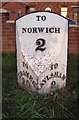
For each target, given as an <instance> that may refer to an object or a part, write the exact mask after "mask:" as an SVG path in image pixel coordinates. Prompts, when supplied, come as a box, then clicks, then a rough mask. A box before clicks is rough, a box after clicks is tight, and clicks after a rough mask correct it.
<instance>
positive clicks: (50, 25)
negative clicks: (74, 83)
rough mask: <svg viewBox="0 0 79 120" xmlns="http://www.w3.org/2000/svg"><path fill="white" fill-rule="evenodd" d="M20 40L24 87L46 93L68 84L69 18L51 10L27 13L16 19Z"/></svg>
mask: <svg viewBox="0 0 79 120" xmlns="http://www.w3.org/2000/svg"><path fill="white" fill-rule="evenodd" d="M39 15H40V17H39V18H38V19H37V16H39ZM53 19H54V21H53ZM62 24H63V25H62ZM27 28H28V29H27ZM37 30H38V32H37ZM43 30H44V31H43ZM45 30H46V31H48V30H49V32H45ZM16 43H17V76H18V84H19V85H20V86H21V87H23V88H24V89H29V90H32V91H34V92H38V93H40V94H44V93H51V92H52V91H55V90H56V89H60V88H62V87H64V86H65V85H66V78H67V76H66V69H67V43H68V20H67V19H65V18H63V17H62V16H60V15H57V14H55V13H50V12H35V13H31V14H29V15H25V16H24V17H22V18H20V19H18V20H17V21H16Z"/></svg>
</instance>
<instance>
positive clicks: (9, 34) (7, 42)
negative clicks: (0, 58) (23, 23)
mask: <svg viewBox="0 0 79 120" xmlns="http://www.w3.org/2000/svg"><path fill="white" fill-rule="evenodd" d="M7 18H8V14H3V15H2V52H6V53H7V52H15V44H16V43H15V42H16V40H15V39H16V34H15V26H14V24H13V23H6V20H7Z"/></svg>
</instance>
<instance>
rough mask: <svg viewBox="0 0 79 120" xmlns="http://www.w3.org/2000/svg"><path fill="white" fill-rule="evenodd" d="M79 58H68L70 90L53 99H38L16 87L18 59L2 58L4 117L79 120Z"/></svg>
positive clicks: (47, 96)
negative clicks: (78, 75)
mask: <svg viewBox="0 0 79 120" xmlns="http://www.w3.org/2000/svg"><path fill="white" fill-rule="evenodd" d="M77 58H79V56H70V57H69V58H68V79H67V88H66V89H65V90H59V91H56V92H55V93H53V94H52V95H39V94H34V93H32V92H30V91H23V90H21V89H20V88H19V87H18V85H17V75H16V57H15V55H14V54H3V59H2V72H3V74H2V87H3V89H2V95H3V102H2V107H3V109H2V116H3V118H6V119H10V118H11V119H12V118H14V119H15V118H17V119H20V118H28V119H30V118H66V119H69V120H70V119H71V118H75V119H77V118H79V114H78V113H79V111H78V108H77V105H78V103H77V100H78V92H79V88H78V84H77V83H78V82H77V80H78V79H77V78H78V77H77V73H79V71H78V68H77V66H78V65H77Z"/></svg>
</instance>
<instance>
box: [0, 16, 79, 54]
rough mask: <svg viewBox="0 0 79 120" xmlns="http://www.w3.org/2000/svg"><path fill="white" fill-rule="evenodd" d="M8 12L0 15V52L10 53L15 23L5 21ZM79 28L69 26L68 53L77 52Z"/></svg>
mask: <svg viewBox="0 0 79 120" xmlns="http://www.w3.org/2000/svg"><path fill="white" fill-rule="evenodd" d="M7 18H8V14H3V17H2V52H4V53H12V52H15V50H16V47H15V46H16V33H15V24H13V23H6V20H7ZM78 38H79V28H76V27H70V28H69V46H68V51H69V54H79V52H78V45H79V40H78Z"/></svg>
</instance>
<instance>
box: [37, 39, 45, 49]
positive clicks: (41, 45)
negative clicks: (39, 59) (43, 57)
mask: <svg viewBox="0 0 79 120" xmlns="http://www.w3.org/2000/svg"><path fill="white" fill-rule="evenodd" d="M36 45H38V46H37V47H36V49H35V50H36V51H37V50H40V51H44V50H45V49H46V47H44V45H45V40H44V39H42V38H39V39H37V40H36Z"/></svg>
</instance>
